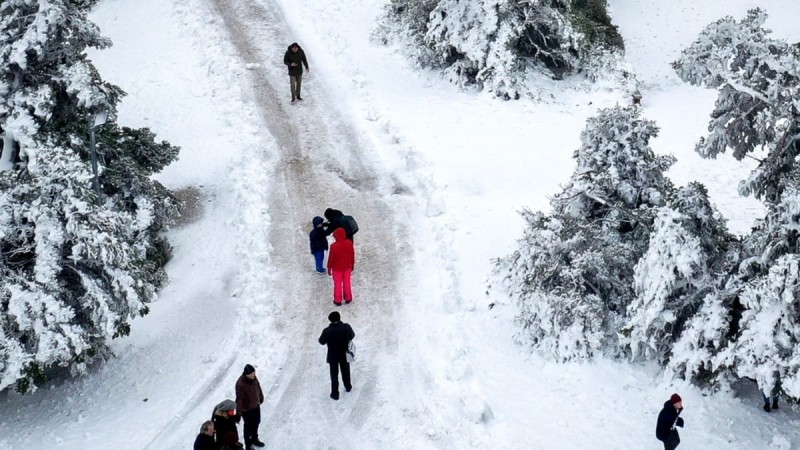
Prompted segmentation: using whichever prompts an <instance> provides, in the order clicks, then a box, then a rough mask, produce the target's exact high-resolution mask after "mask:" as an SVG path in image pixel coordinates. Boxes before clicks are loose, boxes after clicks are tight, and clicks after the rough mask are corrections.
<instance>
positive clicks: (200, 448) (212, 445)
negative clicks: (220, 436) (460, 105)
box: [194, 433, 219, 450]
mask: <svg viewBox="0 0 800 450" xmlns="http://www.w3.org/2000/svg"><path fill="white" fill-rule="evenodd" d="M194 450H219V445H217V443H216V442H214V436H209V435H207V434H205V433H200V434H198V435H197V439H195V440H194Z"/></svg>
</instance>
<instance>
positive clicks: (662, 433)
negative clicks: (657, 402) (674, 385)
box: [656, 393, 683, 450]
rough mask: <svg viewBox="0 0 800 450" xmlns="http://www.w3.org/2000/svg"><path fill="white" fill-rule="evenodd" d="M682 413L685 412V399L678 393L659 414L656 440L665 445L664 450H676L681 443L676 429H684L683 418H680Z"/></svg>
mask: <svg viewBox="0 0 800 450" xmlns="http://www.w3.org/2000/svg"><path fill="white" fill-rule="evenodd" d="M681 411H683V399H682V398H681V396H680V395H678V394H677V393H676V394H672V395H671V396H670V397H669V400H667V401H666V402H664V408H662V409H661V412H660V413H658V421H657V422H656V439H658V440H659V441H661V442H663V443H664V450H675V448H677V447H678V444H680V443H681V437H680V435H678V430H677V429H676V427H681V428H683V418H682V417H679V416H680V414H681Z"/></svg>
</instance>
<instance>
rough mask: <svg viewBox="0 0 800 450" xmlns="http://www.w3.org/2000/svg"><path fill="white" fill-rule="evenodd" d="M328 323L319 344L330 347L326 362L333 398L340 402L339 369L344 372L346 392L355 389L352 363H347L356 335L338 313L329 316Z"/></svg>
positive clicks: (343, 382) (343, 380)
mask: <svg viewBox="0 0 800 450" xmlns="http://www.w3.org/2000/svg"><path fill="white" fill-rule="evenodd" d="M328 321H329V322H330V325H328V327H327V328H325V329H324V330H322V335H320V337H319V343H320V345H327V346H328V356H327V359H326V361H327V362H328V365H329V366H330V373H331V398H332V399H334V400H339V369H341V371H342V384H344V389H345V391H347V392H350V390H351V389H353V384H352V383H351V382H350V363H348V362H347V346H348V345H349V344H350V341H351V340H353V338H354V337H355V336H356V334H355V332H353V328H352V327H351V326H350V325H349V324H347V323H344V322H342V318H341V316H340V315H339V313H338V312H337V311H333V312H332V313H330V314H328Z"/></svg>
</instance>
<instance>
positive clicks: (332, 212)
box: [323, 208, 347, 236]
mask: <svg viewBox="0 0 800 450" xmlns="http://www.w3.org/2000/svg"><path fill="white" fill-rule="evenodd" d="M324 216H325V219H327V220H328V221H327V222H325V223H324V224H323V226H324V227H325V235H327V236H330V235H331V234H333V230H335V229H337V228H344V213H343V212H341V211H339V210H338V209H332V208H328V209H326V210H325V213H324ZM345 231H347V230H345Z"/></svg>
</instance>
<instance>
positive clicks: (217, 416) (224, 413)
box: [211, 399, 244, 450]
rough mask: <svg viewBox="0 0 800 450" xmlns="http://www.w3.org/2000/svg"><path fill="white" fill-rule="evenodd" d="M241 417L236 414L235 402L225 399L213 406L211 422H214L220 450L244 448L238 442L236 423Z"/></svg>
mask: <svg viewBox="0 0 800 450" xmlns="http://www.w3.org/2000/svg"><path fill="white" fill-rule="evenodd" d="M239 420H241V417H240V416H239V415H238V414H236V402H234V401H233V400H230V399H227V400H223V401H222V402H220V403H219V404H217V405H216V406H215V407H214V411H213V412H212V413H211V422H212V423H213V424H214V430H215V434H216V441H217V446H218V447H219V449H220V450H241V449H242V448H244V446H243V445H242V443H241V442H239V430H238V429H237V428H236V424H237V423H238V422H239Z"/></svg>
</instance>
